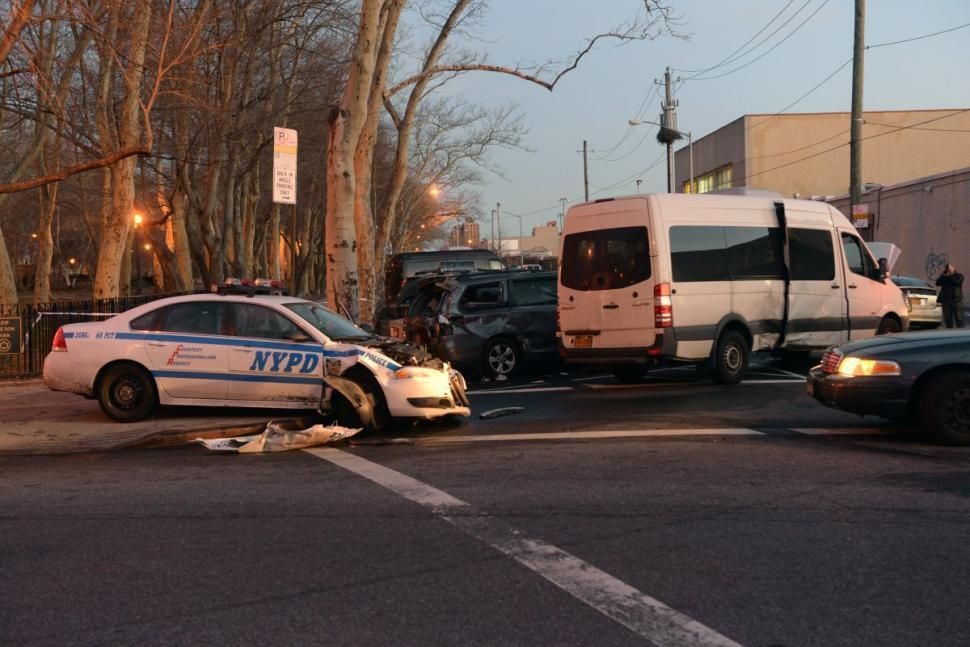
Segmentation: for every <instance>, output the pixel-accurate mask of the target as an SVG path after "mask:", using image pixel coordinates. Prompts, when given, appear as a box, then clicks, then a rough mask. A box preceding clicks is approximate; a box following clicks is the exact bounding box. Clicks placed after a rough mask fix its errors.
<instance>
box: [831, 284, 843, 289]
mask: <svg viewBox="0 0 970 647" xmlns="http://www.w3.org/2000/svg"><path fill="white" fill-rule="evenodd" d="M831 287H832V289H833V290H838V289H839V288H840V287H842V286H841V285H839V284H838V283H833V284H832V286H831Z"/></svg>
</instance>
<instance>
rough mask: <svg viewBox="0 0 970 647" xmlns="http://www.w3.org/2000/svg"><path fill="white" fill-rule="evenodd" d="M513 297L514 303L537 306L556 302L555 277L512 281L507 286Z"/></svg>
mask: <svg viewBox="0 0 970 647" xmlns="http://www.w3.org/2000/svg"><path fill="white" fill-rule="evenodd" d="M509 287H510V288H511V290H512V294H513V295H514V297H515V305H519V306H538V305H551V304H555V303H556V279H554V278H548V279H529V280H527V281H512V282H511V285H510V286H509Z"/></svg>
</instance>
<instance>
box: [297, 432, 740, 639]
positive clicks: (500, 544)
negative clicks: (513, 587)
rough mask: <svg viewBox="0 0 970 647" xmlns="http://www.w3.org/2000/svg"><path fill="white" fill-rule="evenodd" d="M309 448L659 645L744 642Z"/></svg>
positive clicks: (443, 499)
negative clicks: (496, 551) (735, 640)
mask: <svg viewBox="0 0 970 647" xmlns="http://www.w3.org/2000/svg"><path fill="white" fill-rule="evenodd" d="M303 451H305V452H307V453H308V454H312V455H313V456H316V457H317V458H322V459H323V460H325V461H329V462H330V463H333V464H334V465H337V466H339V467H342V468H344V469H346V470H349V471H350V472H353V473H354V474H357V475H358V476H362V477H364V478H366V479H368V480H370V481H373V482H374V483H376V484H378V485H380V486H382V487H384V488H387V489H388V490H390V491H392V492H394V493H396V494H399V495H400V496H402V497H404V498H406V499H408V500H410V501H413V502H415V503H418V504H419V505H422V506H424V507H425V508H428V509H430V510H431V511H432V512H433V513H434V514H435V515H436V516H438V517H439V518H441V519H442V520H443V521H447V522H448V523H450V524H452V525H454V526H455V527H457V528H460V529H461V530H463V531H464V532H466V533H468V534H469V535H471V536H472V537H474V538H475V539H478V540H479V541H481V542H483V543H485V544H486V545H488V546H491V547H492V548H494V549H495V550H498V551H499V552H501V553H504V554H505V555H508V556H509V557H511V558H512V559H514V560H515V561H516V562H518V563H519V564H521V565H522V566H525V567H526V568H528V569H529V570H531V571H533V572H534V573H536V574H538V575H540V576H541V577H543V578H545V579H546V580H548V581H549V582H551V583H552V584H554V585H556V586H557V587H559V588H560V589H562V590H563V591H565V592H566V593H569V594H570V595H572V596H573V597H575V598H576V599H577V600H579V601H581V602H583V603H585V604H587V605H589V606H590V607H592V608H594V609H596V610H597V611H599V612H600V613H602V614H603V615H605V616H607V617H608V618H610V619H612V620H614V621H615V622H618V623H619V624H621V625H623V626H624V627H626V628H627V629H629V630H630V631H632V632H634V633H636V634H637V635H639V636H642V637H643V638H645V639H647V640H649V641H650V642H652V643H653V644H655V645H684V646H687V645H723V646H728V645H734V646H737V645H738V643H736V642H734V641H733V640H731V639H730V638H727V637H726V636H722V635H721V634H719V633H717V632H716V631H714V630H713V629H711V628H710V627H707V626H705V625H703V624H701V623H700V622H698V621H696V620H694V619H692V618H690V617H688V616H686V615H684V614H683V613H681V612H679V611H677V610H675V609H672V608H671V607H668V606H667V605H666V604H664V603H663V602H661V601H660V600H657V599H656V598H653V597H650V596H649V595H647V594H645V593H643V592H641V591H639V590H637V589H635V588H633V587H632V586H630V585H629V584H627V583H625V582H623V581H621V580H619V579H617V578H615V577H613V576H612V575H610V574H609V573H606V572H605V571H601V570H600V569H598V568H596V567H595V566H593V565H592V564H588V563H587V562H584V561H583V560H581V559H579V558H578V557H576V556H575V555H572V554H570V553H568V552H566V551H564V550H562V549H561V548H558V547H556V546H554V545H552V544H549V543H547V542H544V541H542V540H540V539H533V538H530V537H528V536H526V535H525V534H524V533H522V532H521V531H519V530H516V529H515V528H514V527H512V526H510V525H508V524H506V523H504V522H502V521H499V520H497V519H495V518H493V517H490V516H488V515H486V514H485V513H483V512H481V511H479V510H478V509H476V508H475V507H474V506H472V505H471V504H469V503H466V502H465V501H462V500H461V499H457V498H455V497H453V496H451V495H450V494H448V493H447V492H443V491H441V490H439V489H437V488H434V487H431V486H430V485H427V484H426V483H422V482H421V481H418V480H416V479H413V478H411V477H410V476H407V475H405V474H402V473H400V472H396V471H394V470H392V469H388V468H386V467H384V466H382V465H378V464H377V463H372V462H371V461H369V460H366V459H364V458H361V457H359V456H355V455H353V454H349V453H347V452H343V451H340V450H338V449H333V448H316V449H305V450H303Z"/></svg>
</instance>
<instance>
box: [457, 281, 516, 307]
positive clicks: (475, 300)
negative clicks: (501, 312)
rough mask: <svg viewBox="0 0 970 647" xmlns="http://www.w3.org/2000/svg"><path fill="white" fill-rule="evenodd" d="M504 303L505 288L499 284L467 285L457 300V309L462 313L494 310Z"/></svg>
mask: <svg viewBox="0 0 970 647" xmlns="http://www.w3.org/2000/svg"><path fill="white" fill-rule="evenodd" d="M504 303H505V286H504V285H503V284H502V283H500V282H496V283H482V284H479V285H469V286H468V287H467V288H465V291H464V292H463V293H462V295H461V298H460V299H459V300H458V309H459V310H461V311H462V312H468V311H469V310H479V309H482V308H494V307H496V306H500V305H503V304H504Z"/></svg>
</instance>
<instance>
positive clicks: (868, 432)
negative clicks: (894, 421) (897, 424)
mask: <svg viewBox="0 0 970 647" xmlns="http://www.w3.org/2000/svg"><path fill="white" fill-rule="evenodd" d="M791 430H792V431H797V432H798V433H800V434H805V435H807V436H884V435H886V434H891V433H892V431H891V430H889V429H878V428H874V427H859V428H855V429H853V428H848V429H829V428H826V427H813V428H807V427H792V428H791Z"/></svg>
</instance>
